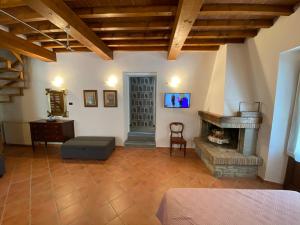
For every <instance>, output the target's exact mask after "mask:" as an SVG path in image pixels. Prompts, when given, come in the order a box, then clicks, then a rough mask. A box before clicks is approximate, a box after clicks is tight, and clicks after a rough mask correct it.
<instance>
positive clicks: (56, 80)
mask: <svg viewBox="0 0 300 225" xmlns="http://www.w3.org/2000/svg"><path fill="white" fill-rule="evenodd" d="M51 83H52V85H53V86H54V87H57V88H60V87H61V86H62V85H63V83H64V80H63V78H62V77H60V76H57V77H55V78H54V80H53V81H52V82H51Z"/></svg>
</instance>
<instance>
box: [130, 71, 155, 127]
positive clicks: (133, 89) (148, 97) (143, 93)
mask: <svg viewBox="0 0 300 225" xmlns="http://www.w3.org/2000/svg"><path fill="white" fill-rule="evenodd" d="M129 79H130V80H129V85H130V95H129V96H130V131H149V130H155V92H156V90H155V89H156V88H155V87H156V77H154V76H143V77H130V78H129Z"/></svg>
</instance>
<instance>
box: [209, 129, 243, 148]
mask: <svg viewBox="0 0 300 225" xmlns="http://www.w3.org/2000/svg"><path fill="white" fill-rule="evenodd" d="M207 125H208V127H207V131H208V132H207V137H206V138H207V140H208V141H209V142H211V143H213V144H216V145H222V147H225V148H230V149H237V148H238V142H239V129H237V128H220V127H218V126H216V125H214V124H211V123H209V124H207Z"/></svg>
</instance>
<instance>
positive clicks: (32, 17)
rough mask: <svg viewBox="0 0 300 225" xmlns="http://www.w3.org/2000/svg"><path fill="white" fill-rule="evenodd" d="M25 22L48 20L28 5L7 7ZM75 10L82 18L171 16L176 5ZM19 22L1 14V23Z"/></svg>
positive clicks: (174, 11)
mask: <svg viewBox="0 0 300 225" xmlns="http://www.w3.org/2000/svg"><path fill="white" fill-rule="evenodd" d="M6 11H7V12H9V13H11V14H13V15H14V16H16V17H17V18H18V19H20V20H23V21H24V22H34V21H46V20H47V19H46V18H45V17H42V16H41V15H40V14H39V13H37V12H36V11H34V10H32V9H31V8H29V7H27V6H21V7H15V8H10V9H6ZM73 11H74V12H75V13H76V14H77V15H78V16H79V17H80V18H81V19H103V18H139V17H169V16H174V15H175V13H176V7H174V6H143V7H142V6H134V7H133V6H130V7H95V8H78V9H73ZM15 23H18V22H17V21H16V20H14V19H12V18H9V17H6V16H1V14H0V24H2V25H9V24H15Z"/></svg>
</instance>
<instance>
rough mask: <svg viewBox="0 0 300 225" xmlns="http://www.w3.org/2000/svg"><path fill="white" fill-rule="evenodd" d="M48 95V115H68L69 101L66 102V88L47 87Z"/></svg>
mask: <svg viewBox="0 0 300 225" xmlns="http://www.w3.org/2000/svg"><path fill="white" fill-rule="evenodd" d="M46 95H47V96H48V103H49V104H48V105H49V106H48V111H47V112H48V116H63V117H68V111H67V102H66V95H67V93H66V90H61V91H57V90H51V89H46Z"/></svg>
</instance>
